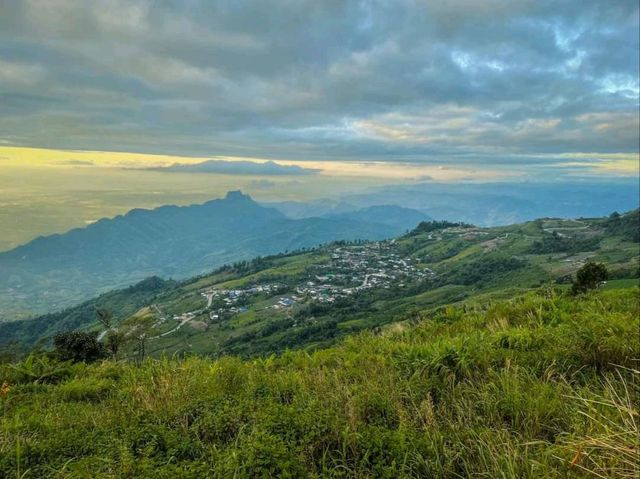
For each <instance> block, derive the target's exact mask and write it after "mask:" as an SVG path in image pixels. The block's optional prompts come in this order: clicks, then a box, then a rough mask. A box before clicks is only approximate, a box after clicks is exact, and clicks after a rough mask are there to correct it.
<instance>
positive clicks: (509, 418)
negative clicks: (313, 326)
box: [0, 289, 640, 478]
mask: <svg viewBox="0 0 640 479" xmlns="http://www.w3.org/2000/svg"><path fill="white" fill-rule="evenodd" d="M639 313H640V311H639V305H638V289H630V290H624V291H608V292H599V293H593V294H590V295H587V296H583V297H580V298H575V299H574V298H568V297H564V296H562V295H560V294H557V293H554V292H550V291H544V292H540V293H532V294H527V295H524V296H520V297H517V298H514V299H512V300H510V301H501V302H496V303H493V304H473V305H472V304H469V305H468V306H466V307H464V308H445V309H443V310H442V311H441V312H439V313H437V314H435V315H433V316H432V317H429V318H425V320H424V321H422V322H421V323H419V324H417V325H414V326H403V327H398V326H396V327H391V328H388V329H387V330H384V331H383V332H382V333H380V334H373V333H366V334H360V335H357V336H353V337H350V338H348V339H347V340H345V341H344V342H343V343H342V344H341V345H339V346H337V347H334V348H331V349H327V350H321V351H317V352H314V353H306V352H304V351H296V352H288V353H285V354H283V355H281V356H278V357H276V356H270V357H266V358H260V359H254V360H247V361H242V360H240V359H238V358H233V357H225V358H222V359H219V360H215V361H214V360H208V359H204V358H186V359H184V360H173V359H166V358H165V359H161V360H146V361H145V362H144V363H143V364H142V365H141V367H140V368H137V367H134V366H132V365H130V364H127V363H114V362H111V361H105V362H103V363H100V364H95V365H83V364H77V365H73V366H68V365H65V368H67V369H65V374H56V375H49V374H47V375H46V378H47V381H42V380H39V378H41V377H42V374H40V373H41V371H40V370H39V369H37V368H36V367H35V366H34V364H38V363H37V362H34V360H31V363H30V364H31V366H29V368H30V369H29V368H27V369H28V370H29V371H31V372H30V373H29V374H25V373H24V368H25V367H26V366H24V365H18V366H14V367H6V366H5V367H0V368H1V369H0V384H6V387H3V389H2V391H5V392H4V393H2V395H1V397H0V401H1V402H2V409H1V410H2V411H4V413H3V416H2V418H0V431H1V436H0V477H24V478H36V477H59V478H72V477H73V478H85V477H86V478H93V477H105V478H127V477H154V478H165V477H166V478H174V477H193V478H201V477H213V478H217V477H219V478H227V477H238V478H241V477H251V478H253V477H356V478H379V477H382V478H384V477H388V478H396V477H404V478H413V477H415V478H418V477H433V478H462V477H478V478H500V477H502V478H540V477H543V478H545V477H548V478H572V477H620V478H627V477H629V478H630V477H637V474H638V466H637V464H638V460H639V451H638V442H637V438H638V432H639V431H638V420H639V419H638V394H639V392H640V391H639V390H638V387H639V379H640V377H639V373H638V371H637V369H638V367H637V366H638V363H637V359H638V358H640V344H638V337H637V334H638V328H639V327H640V322H639V319H638V318H639V317H640V314H639ZM45 366H46V368H45ZM45 366H42V368H44V369H43V371H44V372H48V371H50V370H55V368H54V367H53V365H48V364H47V365H45ZM38 367H40V366H38ZM52 368H53V369H52Z"/></svg>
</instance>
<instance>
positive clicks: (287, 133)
mask: <svg viewBox="0 0 640 479" xmlns="http://www.w3.org/2000/svg"><path fill="white" fill-rule="evenodd" d="M638 31H639V12H638V2H637V0H615V1H602V0H581V1H575V0H571V1H569V0H548V1H547V0H482V1H479V0H478V1H476V0H450V1H445V0H429V1H409V0H387V1H366V0H360V1H346V0H344V1H339V0H326V1H317V0H309V1H306V0H295V1H294V0H269V1H266V0H242V1H237V0H234V1H231V0H228V1H225V0H220V1H216V2H211V1H205V0H183V1H162V0H155V1H151V0H92V1H90V2H88V1H80V0H0V231H2V232H3V233H0V250H2V249H3V248H7V247H9V246H13V245H15V244H18V243H20V242H22V241H25V240H27V239H29V238H32V237H34V236H35V235H37V234H45V233H49V232H58V231H65V230H66V229H68V228H70V227H73V226H78V225H83V224H86V223H88V222H91V221H94V220H95V219H96V218H99V217H101V216H102V215H105V216H110V215H114V214H118V213H121V212H124V211H126V210H128V209H131V208H133V207H152V206H157V205H160V204H166V203H177V204H188V203H190V202H196V201H205V200H206V199H210V198H213V197H219V196H223V195H224V193H225V191H226V190H228V189H237V188H241V189H243V190H246V191H249V192H250V193H252V194H255V195H257V196H258V198H260V199H266V200H276V199H280V200H284V199H307V198H319V197H323V196H331V195H338V194H340V193H343V192H347V191H353V190H357V189H358V188H370V187H377V186H380V185H383V184H390V183H392V184H396V183H412V182H414V183H415V182H421V181H441V182H460V181H465V182H466V181H476V182H483V181H484V182H486V181H516V182H517V181H536V180H539V181H548V180H553V181H571V180H574V179H579V178H590V179H594V178H595V179H602V180H603V181H604V180H607V179H611V178H619V177H630V176H637V175H638V174H639V171H638V168H639V166H638V165H639V150H640V147H639V133H638V131H639V128H640V120H639V110H638V108H639V81H638V78H639V72H638V68H639V66H638V65H639V38H638V35H639V33H638ZM185 167H186V168H187V169H185Z"/></svg>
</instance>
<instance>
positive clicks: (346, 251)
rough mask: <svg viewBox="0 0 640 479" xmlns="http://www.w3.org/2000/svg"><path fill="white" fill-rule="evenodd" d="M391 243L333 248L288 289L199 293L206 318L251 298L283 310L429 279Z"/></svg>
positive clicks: (239, 307) (237, 309)
mask: <svg viewBox="0 0 640 479" xmlns="http://www.w3.org/2000/svg"><path fill="white" fill-rule="evenodd" d="M394 242H395V241H394V240H391V241H381V242H375V243H368V244H365V245H350V246H339V247H335V248H334V249H333V250H332V251H331V252H330V260H329V261H328V262H326V263H324V264H319V265H313V266H311V267H310V269H309V271H308V274H307V275H306V276H305V277H304V278H303V279H302V280H301V282H300V284H298V285H294V286H292V287H286V286H284V285H281V284H277V283H267V284H256V285H251V286H248V287H245V288H236V289H215V288H213V289H207V290H205V291H202V292H201V294H202V296H203V297H204V298H206V299H207V308H206V309H208V310H209V319H210V320H211V321H217V320H220V319H221V318H223V317H227V316H229V315H235V314H238V313H242V312H245V311H247V307H246V306H244V304H246V303H247V302H248V298H249V297H250V296H253V295H259V294H264V295H267V296H276V299H275V302H274V304H272V305H271V306H270V308H272V309H274V310H286V309H288V308H292V307H293V306H294V305H296V304H299V303H307V302H319V303H333V302H335V301H336V300H338V299H340V298H344V297H347V296H350V295H353V294H355V293H356V292H358V291H362V290H366V289H371V288H390V287H391V285H394V284H395V285H398V286H400V287H402V286H404V284H405V283H406V282H408V281H413V280H416V279H421V278H426V277H430V276H433V272H432V271H431V270H430V269H428V268H423V267H420V266H419V265H418V260H416V259H412V258H406V257H402V256H400V255H398V254H397V253H394V252H393V251H394V249H393V245H394ZM286 291H292V292H293V294H289V295H286V296H280V297H277V296H278V293H283V292H286ZM220 300H222V304H220ZM214 303H215V304H214Z"/></svg>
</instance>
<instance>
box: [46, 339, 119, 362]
mask: <svg viewBox="0 0 640 479" xmlns="http://www.w3.org/2000/svg"><path fill="white" fill-rule="evenodd" d="M53 344H54V346H55V353H56V355H57V356H58V357H59V358H60V359H61V360H63V361H67V360H70V361H73V362H80V361H84V362H87V363H90V362H93V361H97V360H99V359H103V358H106V357H107V350H106V349H105V347H104V346H103V345H102V344H101V343H100V342H99V341H98V333H97V332H85V331H69V332H65V333H58V334H56V335H55V337H54V338H53Z"/></svg>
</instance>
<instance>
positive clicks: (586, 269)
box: [571, 261, 609, 294]
mask: <svg viewBox="0 0 640 479" xmlns="http://www.w3.org/2000/svg"><path fill="white" fill-rule="evenodd" d="M608 277H609V272H608V271H607V267H606V266H605V265H604V264H602V263H593V262H591V261H589V262H588V263H587V264H585V265H584V266H583V267H582V268H580V269H579V270H578V273H577V274H576V280H575V282H574V283H573V286H572V287H571V291H572V292H573V294H580V293H584V292H586V291H588V290H590V289H596V288H597V287H598V286H600V285H601V284H602V283H603V282H605V281H606V280H607V278H608Z"/></svg>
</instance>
